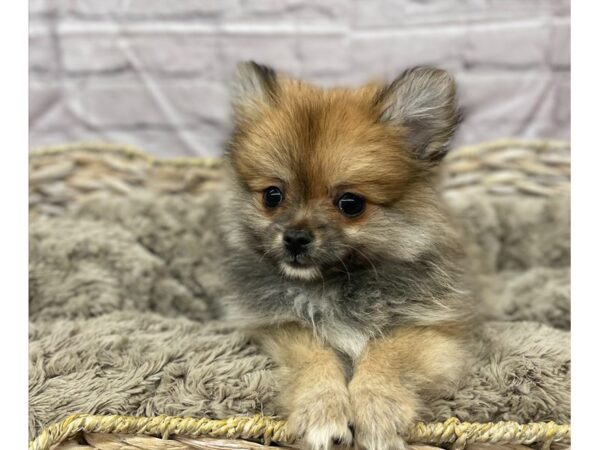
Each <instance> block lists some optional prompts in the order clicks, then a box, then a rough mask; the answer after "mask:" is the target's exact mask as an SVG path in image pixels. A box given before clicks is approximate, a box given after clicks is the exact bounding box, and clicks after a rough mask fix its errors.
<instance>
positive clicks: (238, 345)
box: [29, 183, 570, 436]
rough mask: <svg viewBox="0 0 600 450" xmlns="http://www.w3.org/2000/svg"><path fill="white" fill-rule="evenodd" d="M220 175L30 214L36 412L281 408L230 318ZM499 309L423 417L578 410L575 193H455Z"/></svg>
mask: <svg viewBox="0 0 600 450" xmlns="http://www.w3.org/2000/svg"><path fill="white" fill-rule="evenodd" d="M218 188H219V184H218V183H215V185H214V187H213V189H210V190H209V191H208V192H206V193H202V194H190V193H187V194H177V195H173V194H168V193H157V192H155V191H152V190H150V189H147V190H146V189H138V190H136V191H134V192H133V191H132V192H130V193H128V194H127V195H116V194H113V193H111V192H108V191H106V192H97V193H96V194H95V195H93V196H87V197H86V198H85V199H84V200H81V201H73V202H71V203H70V204H69V207H68V208H66V209H65V210H64V211H61V212H60V213H55V214H53V215H51V216H50V215H47V214H40V215H33V216H32V219H31V223H30V375H29V376H30V425H29V430H30V433H31V435H32V436H34V435H35V434H36V433H37V432H39V430H40V428H41V427H42V426H45V425H48V424H50V423H52V422H56V421H58V420H60V419H62V418H64V417H65V416H66V415H68V414H70V413H73V412H89V413H119V414H134V415H156V414H169V415H191V416H204V415H208V416H211V417H225V416H229V415H235V414H247V413H250V412H263V413H265V414H276V413H277V411H276V410H275V409H274V403H273V397H274V393H275V392H276V389H277V386H276V385H275V383H274V379H273V377H272V373H271V368H272V363H271V362H270V361H269V359H268V358H267V357H266V356H265V355H263V354H261V353H260V352H259V350H258V349H257V348H255V347H254V346H252V345H250V344H249V343H248V342H247V340H246V338H245V337H244V336H243V335H241V334H240V333H239V332H237V331H236V330H235V329H232V328H231V325H228V323H227V322H225V321H223V320H221V319H220V317H221V314H222V311H221V308H220V301H219V300H220V298H221V297H222V296H223V295H224V294H225V293H226V292H227V286H226V284H224V283H223V281H222V279H221V276H220V269H219V261H220V259H221V258H220V256H221V249H220V248H219V246H218V245H217V244H216V242H217V240H216V239H215V234H216V233H217V232H218V226H217V222H216V214H215V212H216V210H217V209H218V208H219V202H218V197H219V196H218ZM446 197H447V199H448V203H449V205H450V208H451V211H452V212H453V213H454V214H455V215H456V217H457V218H458V219H459V221H460V222H461V223H462V224H463V225H464V228H465V230H466V235H467V237H468V238H469V240H470V241H471V242H473V251H472V253H473V260H474V261H475V262H476V264H474V267H476V268H477V269H476V270H477V272H476V276H477V278H478V280H479V281H480V285H481V293H480V296H481V301H482V302H483V304H484V305H485V308H484V309H485V311H486V312H487V314H488V320H489V322H488V323H487V324H486V325H485V327H484V334H483V336H482V338H481V341H482V344H483V345H482V351H481V354H480V355H479V359H478V362H477V364H476V365H475V366H474V367H473V370H472V373H471V376H470V377H469V378H468V379H465V380H464V383H463V385H462V386H461V387H460V389H458V390H457V391H456V392H454V393H453V394H452V395H451V396H450V397H448V398H445V399H442V400H440V401H438V402H436V403H434V404H430V405H428V411H426V413H425V416H424V419H425V420H442V419H445V418H447V417H450V416H456V417H458V418H459V419H462V420H471V421H495V420H517V421H521V422H524V421H539V420H554V421H557V422H565V423H566V422H568V421H569V418H570V332H569V327H570V313H569V311H570V308H569V291H570V282H569V266H570V260H569V255H570V252H569V247H570V244H569V242H570V240H569V237H570V225H569V216H570V214H569V197H568V194H565V195H558V196H550V197H548V196H537V197H536V196H533V197H532V196H530V197H516V196H510V195H509V196H489V195H485V194H479V195H476V194H473V195H456V193H455V192H448V193H447V195H446Z"/></svg>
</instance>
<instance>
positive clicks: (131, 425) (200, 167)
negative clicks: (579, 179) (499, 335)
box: [29, 140, 570, 450]
mask: <svg viewBox="0 0 600 450" xmlns="http://www.w3.org/2000/svg"><path fill="white" fill-rule="evenodd" d="M29 170H30V172H29V181H30V183H29V192H30V196H29V205H30V217H31V220H35V218H36V217H38V216H40V215H49V216H54V215H60V214H61V213H62V212H64V211H65V209H66V208H68V207H69V205H72V204H74V203H77V202H80V201H82V200H84V199H86V198H88V197H90V196H92V195H94V194H95V193H97V192H106V191H109V192H112V193H114V194H115V195H123V196H126V195H130V194H132V193H134V192H135V191H138V190H151V191H155V192H159V193H164V194H173V195H174V194H180V193H188V194H198V193H201V192H205V191H210V190H211V189H214V188H215V187H217V186H219V184H220V182H221V180H222V179H223V176H224V172H223V168H222V165H221V162H220V161H219V160H217V159H200V158H196V159H194V158H185V159H169V160H161V159H155V158H152V157H150V156H148V155H146V154H144V153H143V152H141V151H139V150H136V149H133V148H129V147H126V146H121V145H111V144H73V145H65V146H58V147H52V148H46V149H40V150H37V151H34V152H33V153H32V154H31V157H30V168H29ZM439 175H440V179H439V181H440V186H441V188H442V190H443V192H444V193H445V194H455V193H461V194H465V193H467V194H471V193H474V192H479V193H480V192H486V193H488V194H492V195H499V196H505V195H519V196H523V195H525V196H551V195H556V194H559V193H563V192H568V191H569V189H570V145H569V144H568V143H564V142H556V141H520V140H504V141H496V142H492V143H488V144H483V145H478V146H473V147H464V148H461V149H457V150H455V151H453V152H451V153H450V154H449V156H448V158H447V159H446V162H445V163H444V164H443V166H442V167H441V172H440V174H439ZM569 439H570V427H569V426H568V425H557V424H554V423H534V424H522V425H519V424H516V423H514V422H500V423H494V424H470V423H460V422H458V421H457V420H456V419H449V420H448V421H446V422H444V423H438V424H420V425H418V426H416V427H415V428H413V430H412V431H411V436H410V439H409V441H410V442H419V443H424V444H431V445H437V446H442V445H443V446H448V445H451V446H452V447H453V448H465V446H466V448H469V449H471V450H474V449H483V448H486V449H493V448H502V449H505V450H507V449H513V450H517V449H526V448H528V447H525V446H523V445H522V444H525V445H530V444H543V447H544V448H550V446H551V445H552V448H565V445H566V444H564V443H567V442H569ZM253 441H254V442H253ZM271 441H274V442H278V443H279V444H280V445H281V444H285V445H292V446H293V445H294V444H293V439H292V438H291V437H289V436H287V435H286V433H285V423H284V422H282V421H278V420H276V419H272V418H267V417H261V416H256V417H238V418H230V419H228V420H211V419H207V418H203V419H192V418H188V419H184V418H174V417H156V418H134V417H124V416H89V415H74V416H72V417H69V418H67V419H65V420H63V421H62V422H60V423H58V424H54V425H51V426H50V427H48V428H47V429H45V430H44V431H43V432H42V433H41V434H40V435H39V436H38V437H37V438H36V439H35V440H34V441H32V442H31V443H30V447H29V448H30V450H48V449H51V448H53V449H54V448H56V449H81V450H84V449H88V450H91V449H106V450H108V449H132V450H133V449H160V450H188V449H242V448H243V449H254V448H274V447H271V446H269V443H270V442H271ZM256 442H261V443H262V444H261V443H256ZM263 444H265V445H263ZM482 445H483V446H482ZM278 448H281V446H279V447H278ZM413 448H415V449H417V448H420V449H426V448H428V449H433V448H436V447H427V446H414V447H413Z"/></svg>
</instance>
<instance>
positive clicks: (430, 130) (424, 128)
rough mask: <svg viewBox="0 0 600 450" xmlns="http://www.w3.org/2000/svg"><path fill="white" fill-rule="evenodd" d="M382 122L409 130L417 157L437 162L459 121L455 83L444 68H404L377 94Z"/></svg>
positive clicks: (443, 154)
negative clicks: (403, 70) (404, 69)
mask: <svg viewBox="0 0 600 450" xmlns="http://www.w3.org/2000/svg"><path fill="white" fill-rule="evenodd" d="M375 106H376V107H377V108H379V111H380V119H379V120H381V121H382V122H393V123H395V124H397V125H398V126H400V127H402V128H403V129H404V130H405V131H406V133H407V138H408V141H409V144H410V145H411V150H412V152H413V155H414V157H416V158H417V159H421V160H424V161H429V162H431V163H437V162H439V161H441V159H442V158H443V157H444V156H445V155H446V153H447V152H448V145H449V143H450V140H451V138H452V136H453V135H454V132H455V130H456V128H457V126H458V124H459V123H460V120H461V114H460V112H459V110H458V106H457V101H456V85H455V83H454V79H453V78H452V76H451V75H450V74H449V73H448V72H446V71H445V70H441V69H433V68H426V67H417V68H414V69H409V70H407V71H405V72H404V73H403V74H402V75H400V76H399V77H398V78H396V79H395V80H394V81H393V82H392V83H390V84H389V85H388V86H386V87H384V88H383V89H381V90H380V91H379V92H378V93H377V94H376V96H375Z"/></svg>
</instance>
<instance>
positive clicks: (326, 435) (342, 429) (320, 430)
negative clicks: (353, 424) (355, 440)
mask: <svg viewBox="0 0 600 450" xmlns="http://www.w3.org/2000/svg"><path fill="white" fill-rule="evenodd" d="M302 440H303V442H304V444H305V446H306V447H307V448H310V449H311V450H330V449H332V448H334V447H337V446H343V447H348V446H349V445H350V444H352V431H350V428H349V427H348V424H347V423H345V424H342V423H332V424H326V425H322V426H320V427H311V428H309V429H308V430H306V433H305V434H304V438H303V439H302Z"/></svg>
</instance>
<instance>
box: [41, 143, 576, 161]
mask: <svg viewBox="0 0 600 450" xmlns="http://www.w3.org/2000/svg"><path fill="white" fill-rule="evenodd" d="M510 146H519V147H525V148H530V149H542V148H546V147H555V148H570V146H571V143H570V142H569V141H565V140H559V139H524V138H503V139H495V140H491V141H485V142H481V143H478V144H474V145H465V146H459V147H455V148H453V149H452V150H451V151H450V153H449V157H451V158H453V157H458V156H462V155H471V154H474V153H476V152H481V151H490V150H495V149H500V148H505V147H510ZM82 151H83V152H90V153H109V154H110V153H113V154H120V155H122V156H126V157H129V158H132V159H142V160H144V161H146V162H147V163H148V164H150V165H174V166H206V167H216V166H220V165H221V162H222V160H223V159H222V158H221V157H214V156H200V155H199V156H177V157H158V156H152V155H151V154H149V153H148V152H147V151H145V150H143V149H142V148H140V147H137V146H134V145H129V144H120V143H116V142H108V141H75V142H68V143H64V144H56V145H48V146H41V147H36V148H33V149H32V150H31V151H30V153H29V158H30V159H37V158H40V157H44V156H47V155H56V154H61V153H64V154H66V153H72V152H82Z"/></svg>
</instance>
